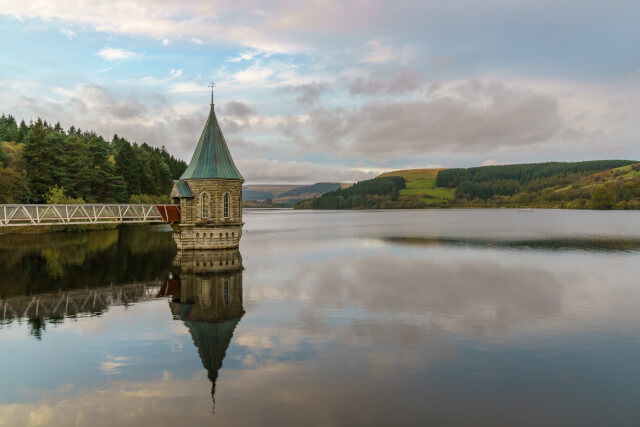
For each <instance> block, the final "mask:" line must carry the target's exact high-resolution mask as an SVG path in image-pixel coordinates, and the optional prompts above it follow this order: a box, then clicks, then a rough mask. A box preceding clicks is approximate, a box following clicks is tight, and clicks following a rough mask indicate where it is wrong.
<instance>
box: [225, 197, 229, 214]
mask: <svg viewBox="0 0 640 427" xmlns="http://www.w3.org/2000/svg"><path fill="white" fill-rule="evenodd" d="M224 217H225V218H229V193H224Z"/></svg>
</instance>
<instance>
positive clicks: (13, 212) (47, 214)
mask: <svg viewBox="0 0 640 427" xmlns="http://www.w3.org/2000/svg"><path fill="white" fill-rule="evenodd" d="M172 212H174V213H175V212H177V213H178V215H177V216H178V218H179V212H180V207H179V206H178V205H147V204H102V203H87V204H78V205H65V204H60V205H0V227H24V226H34V225H35V226H38V225H70V224H73V225H76V224H77V225H82V224H123V223H162V222H170V221H171V218H173V217H175V215H173V216H172V215H171V213H172Z"/></svg>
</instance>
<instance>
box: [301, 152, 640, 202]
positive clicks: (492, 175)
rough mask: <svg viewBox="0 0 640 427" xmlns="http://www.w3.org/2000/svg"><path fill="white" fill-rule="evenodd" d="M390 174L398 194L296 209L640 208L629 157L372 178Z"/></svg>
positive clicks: (639, 185) (338, 198) (639, 167)
mask: <svg viewBox="0 0 640 427" xmlns="http://www.w3.org/2000/svg"><path fill="white" fill-rule="evenodd" d="M389 177H401V178H402V179H403V180H404V183H405V184H404V187H403V188H398V194H397V197H395V194H394V193H392V192H391V190H389V191H388V192H387V193H385V194H381V193H380V192H379V191H377V190H376V191H373V192H368V191H365V192H362V191H359V190H358V194H357V197H354V196H355V194H349V193H344V192H342V190H338V191H333V192H330V193H326V194H325V195H324V196H323V197H322V198H320V199H314V200H309V201H303V202H301V203H299V204H298V205H297V206H296V207H299V208H311V207H313V208H320V209H322V208H332V209H349V208H376V207H382V208H431V207H436V208H445V207H512V208H515V207H527V208H534V207H538V208H571V209H640V163H637V162H636V161H630V160H596V161H587V162H547V163H531V164H518V165H500V166H480V167H475V168H467V169H462V168H458V169H407V170H398V171H392V172H386V173H384V174H381V175H380V176H379V177H378V178H376V179H381V178H389ZM374 182H375V181H374V180H368V181H362V182H360V183H358V184H356V185H355V186H354V187H356V186H360V187H359V188H360V189H362V188H369V187H371V184H373V183H374ZM361 184H365V186H361ZM375 187H376V185H373V187H371V188H375ZM321 199H322V201H319V200H321ZM330 200H331V202H329V201H330Z"/></svg>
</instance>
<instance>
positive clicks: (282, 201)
mask: <svg viewBox="0 0 640 427" xmlns="http://www.w3.org/2000/svg"><path fill="white" fill-rule="evenodd" d="M350 185H351V184H340V183H333V182H319V183H316V184H312V185H264V184H258V185H246V186H244V187H243V188H242V199H243V200H244V201H246V202H249V201H252V202H265V201H266V202H268V201H270V203H271V204H270V206H271V205H276V206H293V205H295V204H296V203H298V202H299V201H301V200H306V199H311V198H314V197H319V196H321V195H323V194H324V193H326V192H329V191H332V190H336V189H338V188H340V187H341V186H345V187H348V186H350ZM245 205H246V206H251V207H255V206H260V204H256V203H245Z"/></svg>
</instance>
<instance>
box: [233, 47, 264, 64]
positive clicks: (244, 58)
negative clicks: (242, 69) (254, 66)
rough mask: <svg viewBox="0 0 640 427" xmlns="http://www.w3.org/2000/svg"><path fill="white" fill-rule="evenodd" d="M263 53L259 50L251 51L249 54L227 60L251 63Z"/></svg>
mask: <svg viewBox="0 0 640 427" xmlns="http://www.w3.org/2000/svg"><path fill="white" fill-rule="evenodd" d="M261 54H262V52H260V51H258V50H254V51H249V52H241V53H240V54H239V55H238V56H236V57H233V58H229V59H226V61H227V62H240V61H250V60H252V59H253V58H255V57H256V56H258V55H261Z"/></svg>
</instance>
